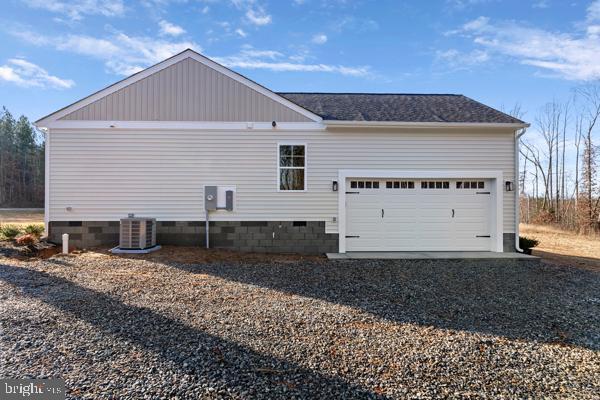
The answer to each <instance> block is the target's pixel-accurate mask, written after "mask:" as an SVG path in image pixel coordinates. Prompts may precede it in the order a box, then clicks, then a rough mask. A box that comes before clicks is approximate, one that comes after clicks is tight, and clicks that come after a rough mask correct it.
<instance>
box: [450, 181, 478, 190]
mask: <svg viewBox="0 0 600 400" xmlns="http://www.w3.org/2000/svg"><path fill="white" fill-rule="evenodd" d="M456 188H457V189H485V182H484V181H463V182H456Z"/></svg>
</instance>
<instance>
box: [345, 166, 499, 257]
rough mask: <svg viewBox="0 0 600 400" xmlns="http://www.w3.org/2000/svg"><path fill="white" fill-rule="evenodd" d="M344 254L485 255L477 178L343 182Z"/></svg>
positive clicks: (485, 212) (484, 193)
mask: <svg viewBox="0 0 600 400" xmlns="http://www.w3.org/2000/svg"><path fill="white" fill-rule="evenodd" d="M346 185H347V186H346V188H347V189H346V249H347V251H459V250H466V251H469V250H470V251H478V250H483V251H489V250H490V245H491V238H490V235H491V232H490V230H491V224H490V219H491V214H492V213H491V204H492V195H491V185H490V181H489V180H483V179H477V180H473V179H469V180H467V179H451V180H447V179H438V180H434V179H427V180H415V179H358V178H356V179H354V178H353V179H349V180H348V182H347V183H346Z"/></svg>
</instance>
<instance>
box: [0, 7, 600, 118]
mask: <svg viewBox="0 0 600 400" xmlns="http://www.w3.org/2000/svg"><path fill="white" fill-rule="evenodd" d="M3 11H4V12H3V14H2V15H1V16H0V22H1V27H0V35H1V36H2V37H1V39H0V40H1V43H2V45H1V46H0V105H4V106H6V107H7V108H8V109H9V110H10V111H11V112H13V114H25V115H26V116H28V117H29V118H31V119H33V120H35V119H37V118H39V117H41V116H43V115H45V114H47V113H49V112H52V111H54V110H56V109H58V108H61V107H63V106H65V105H67V104H69V103H72V102H73V101H75V100H78V99H80V98H82V97H84V96H86V95H88V94H90V93H92V92H94V91H96V90H98V89H101V88H103V87H105V86H107V85H109V84H111V83H113V82H115V81H117V80H120V79H122V78H123V77H125V76H127V75H129V74H131V73H133V72H136V71H137V70H139V69H141V68H144V67H147V66H149V65H152V64H154V63H156V62H159V61H161V60H162V59H164V58H166V57H168V56H170V55H172V54H175V53H177V52H179V51H181V50H183V49H185V48H187V47H192V48H194V49H195V50H197V51H200V52H201V53H203V54H204V55H206V56H208V57H211V58H214V59H216V60H217V61H219V62H221V63H223V64H225V65H227V66H229V67H231V68H232V69H234V70H236V71H238V72H240V73H242V74H244V75H246V76H248V77H249V78H251V79H253V80H255V81H257V82H259V83H261V84H263V85H265V86H267V87H269V88H270V89H272V90H275V91H324V92H327V91H331V92H398V93H462V94H465V95H467V96H469V97H472V98H475V99H477V100H479V101H482V102H484V103H487V104H489V105H492V106H494V107H497V108H501V107H504V108H507V109H509V108H512V107H513V106H514V105H515V104H516V103H520V104H521V105H522V107H523V109H524V110H525V111H526V112H527V113H526V115H525V119H529V120H530V121H531V120H532V119H533V117H534V115H535V113H536V112H537V111H538V110H539V108H540V107H541V106H542V105H543V104H544V103H546V102H547V101H550V100H552V99H553V98H555V99H566V98H567V97H568V96H569V94H570V90H571V88H573V87H574V86H576V85H579V84H582V83H586V82H590V81H594V80H598V78H600V0H595V1H591V0H588V1H568V0H563V1H561V0H532V1H526V0H521V1H518V0H506V1H502V0H427V1H400V0H397V1H382V0H377V1H375V0H372V1H371V0H357V1H351V0H346V1H344V0H337V1H336V0H329V1H327V0H320V1H318V0H277V1H266V0H265V1H262V0H223V1H218V0H204V1H202V0H187V1H186V0H172V1H169V0H142V1H131V2H130V1H123V0H74V1H66V0H61V1H52V0H7V1H6V3H5V4H3Z"/></svg>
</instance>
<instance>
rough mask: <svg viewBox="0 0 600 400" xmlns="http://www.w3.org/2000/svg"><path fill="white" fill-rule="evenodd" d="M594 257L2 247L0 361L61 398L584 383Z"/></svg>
mask: <svg viewBox="0 0 600 400" xmlns="http://www.w3.org/2000/svg"><path fill="white" fill-rule="evenodd" d="M599 332H600V273H599V272H594V271H585V270H580V269H576V268H570V267H559V266H550V265H544V264H542V265H535V264H529V263H513V264H511V263H507V262H490V261H469V262H464V261H462V262H461V261H435V262H433V261H406V262H402V261H387V260H383V261H366V260H357V261H338V262H316V261H298V262H282V261H278V262H267V261H264V262H258V263H254V264H249V263H233V262H230V263H223V262H214V263H206V264H178V263H173V262H164V261H163V262H160V261H157V260H154V261H149V260H144V259H141V258H121V257H115V256H108V255H105V254H97V253H84V254H81V255H77V256H72V257H63V258H60V257H55V258H51V259H48V260H45V261H34V262H19V261H15V260H9V259H2V258H0V355H1V357H0V377H11V378H23V377H32V378H33V377H36V378H47V377H61V378H64V379H66V382H67V388H68V395H69V397H73V398H121V399H127V398H265V399H266V398H440V397H454V398H542V397H544V398H576V399H592V398H596V399H597V398H598V393H600V336H599Z"/></svg>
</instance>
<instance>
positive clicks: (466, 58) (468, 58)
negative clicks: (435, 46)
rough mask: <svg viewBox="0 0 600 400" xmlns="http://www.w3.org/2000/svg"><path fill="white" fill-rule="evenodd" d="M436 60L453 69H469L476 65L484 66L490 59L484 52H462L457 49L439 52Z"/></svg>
mask: <svg viewBox="0 0 600 400" xmlns="http://www.w3.org/2000/svg"><path fill="white" fill-rule="evenodd" d="M436 58H437V59H438V60H439V61H442V62H444V63H445V64H447V65H449V66H450V67H451V68H453V69H469V68H471V67H473V66H475V65H478V64H483V63H485V62H486V61H488V60H489V59H490V56H489V54H488V53H487V52H486V51H483V50H473V51H471V52H460V51H458V50H456V49H450V50H446V51H438V52H437V53H436Z"/></svg>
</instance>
